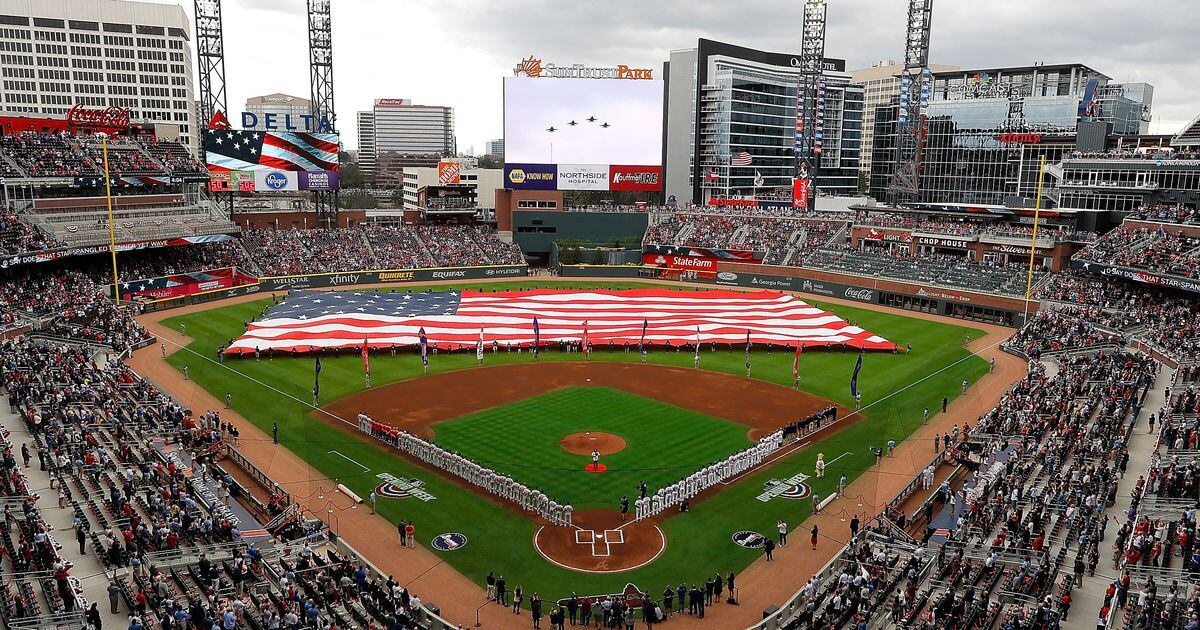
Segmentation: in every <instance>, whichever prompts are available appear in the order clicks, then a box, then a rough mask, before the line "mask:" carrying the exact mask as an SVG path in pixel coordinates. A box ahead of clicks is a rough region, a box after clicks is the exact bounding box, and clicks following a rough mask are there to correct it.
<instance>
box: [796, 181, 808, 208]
mask: <svg viewBox="0 0 1200 630" xmlns="http://www.w3.org/2000/svg"><path fill="white" fill-rule="evenodd" d="M811 184H812V180H810V179H793V180H792V207H793V208H807V207H808V188H809V186H810V185H811Z"/></svg>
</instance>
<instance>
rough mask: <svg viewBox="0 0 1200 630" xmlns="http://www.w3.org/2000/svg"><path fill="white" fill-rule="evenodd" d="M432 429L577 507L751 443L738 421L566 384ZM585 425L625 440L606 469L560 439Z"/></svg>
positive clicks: (664, 481)
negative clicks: (593, 466) (591, 467)
mask: <svg viewBox="0 0 1200 630" xmlns="http://www.w3.org/2000/svg"><path fill="white" fill-rule="evenodd" d="M433 429H434V431H435V433H436V436H437V442H438V444H439V445H441V446H442V447H444V448H447V449H450V450H451V451H457V452H460V453H462V454H463V455H465V456H467V457H470V458H471V459H474V460H475V461H477V462H480V463H482V464H483V465H485V466H487V467H489V468H491V469H493V470H495V471H497V472H500V473H503V474H506V475H509V476H511V477H512V478H513V479H517V480H520V481H523V482H524V483H526V484H527V485H528V486H529V487H530V488H536V489H540V490H541V491H542V492H545V493H546V494H547V495H548V496H549V497H550V498H551V499H554V500H556V501H559V502H563V501H565V502H567V503H569V504H571V506H572V507H574V508H575V509H577V510H579V509H587V508H609V509H616V508H617V507H618V501H619V499H620V498H621V497H622V496H628V497H629V499H630V501H631V502H632V501H633V499H636V498H637V496H638V494H637V492H638V490H637V488H638V483H639V482H641V481H645V482H646V484H647V485H648V486H649V487H650V488H651V489H652V490H651V492H653V490H654V489H657V488H661V487H664V486H668V485H670V484H672V483H675V482H676V481H679V480H680V479H681V478H683V477H686V476H688V475H690V474H692V473H693V472H696V471H697V470H699V469H701V468H703V467H705V466H707V465H708V464H711V463H712V462H714V461H718V460H721V459H725V458H726V457H727V456H729V455H730V454H732V453H734V452H736V451H739V450H741V449H743V448H746V447H747V446H750V445H751V444H752V442H751V441H750V440H749V439H747V437H746V432H747V431H748V430H749V427H747V426H745V425H742V424H737V423H734V422H730V421H728V420H722V419H720V418H714V417H712V416H708V415H705V414H702V413H697V412H695V411H691V410H688V409H682V408H680V407H676V406H674V405H669V404H666V403H662V402H659V401H656V400H650V399H648V398H642V397H641V396H635V395H633V394H629V393H626V392H623V391H619V390H616V389H611V388H608V387H565V388H563V389H559V390H556V391H553V392H549V393H546V394H542V395H540V396H535V397H533V398H527V399H525V400H522V401H519V402H515V403H512V404H509V405H505V406H503V407H496V408H493V409H489V410H487V411H483V412H480V413H475V414H471V415H469V416H463V417H462V418H457V419H454V420H450V421H447V422H440V423H438V424H435V425H434V426H433ZM588 431H592V432H602V433H611V434H613V435H616V436H618V437H620V438H622V439H624V440H625V443H626V445H625V448H624V449H622V450H621V451H619V452H617V453H613V454H611V455H605V456H603V457H602V458H601V463H602V464H604V465H605V466H607V467H608V470H607V471H605V472H603V473H600V474H596V473H591V472H588V471H586V470H584V466H587V465H588V464H590V463H591V461H592V458H591V455H576V454H572V453H568V452H567V451H565V450H563V448H562V447H561V446H560V444H559V443H560V441H561V440H562V438H564V437H566V436H568V435H571V434H573V433H583V432H588ZM629 509H630V511H631V512H632V511H633V507H632V505H631V507H630V508H629Z"/></svg>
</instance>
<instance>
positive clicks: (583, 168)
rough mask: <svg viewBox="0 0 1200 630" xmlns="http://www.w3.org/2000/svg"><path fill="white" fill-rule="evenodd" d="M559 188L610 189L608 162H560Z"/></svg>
mask: <svg viewBox="0 0 1200 630" xmlns="http://www.w3.org/2000/svg"><path fill="white" fill-rule="evenodd" d="M558 189H559V190H608V165H607V164H559V165H558Z"/></svg>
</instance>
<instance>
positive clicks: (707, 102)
mask: <svg viewBox="0 0 1200 630" xmlns="http://www.w3.org/2000/svg"><path fill="white" fill-rule="evenodd" d="M798 58H799V56H798V55H782V54H778V53H767V52H762V51H757V50H752V49H749V48H743V47H740V46H732V45H730V44H723V43H720V42H713V41H709V40H703V39H702V40H700V45H699V46H698V47H697V48H693V49H686V50H680V51H673V52H672V53H671V61H670V62H669V63H668V64H667V81H666V83H667V97H666V100H667V103H666V112H667V115H666V125H665V126H666V141H665V142H664V144H663V146H664V156H663V164H664V165H665V167H666V182H665V184H666V190H667V197H668V199H670V198H671V197H672V196H674V197H675V199H676V201H677V202H678V203H686V202H694V203H706V202H707V201H708V200H710V199H712V198H715V197H739V196H740V197H751V196H758V197H771V196H775V197H781V198H789V199H790V195H791V185H792V178H793V176H794V175H795V149H794V146H795V133H796V93H797V79H798V77H799V70H798V68H797V67H796V65H797V64H794V63H793V61H797V62H798ZM844 68H845V62H843V61H840V60H832V59H828V60H826V71H825V73H824V78H825V96H824V99H825V101H824V102H825V109H824V119H823V120H824V122H823V126H822V131H823V151H822V154H821V164H820V170H819V171H818V173H817V180H816V184H817V188H818V189H819V190H820V191H821V192H822V193H823V194H827V195H852V194H855V193H856V192H857V190H858V169H859V161H860V159H861V143H862V115H863V88H862V86H860V85H856V84H852V83H851V82H850V76H849V75H848V74H846V73H845V71H844Z"/></svg>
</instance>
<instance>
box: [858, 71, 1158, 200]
mask: <svg viewBox="0 0 1200 630" xmlns="http://www.w3.org/2000/svg"><path fill="white" fill-rule="evenodd" d="M1109 81H1110V79H1109V77H1107V76H1105V75H1103V74H1100V73H1099V72H1096V71H1095V70H1092V69H1091V68H1088V67H1087V66H1084V65H1082V64H1070V65H1062V66H1032V67H1023V68H993V69H988V70H969V71H956V72H940V73H934V75H933V89H932V98H931V102H930V103H929V107H928V109H927V110H926V116H927V118H926V123H927V130H926V136H925V141H924V146H923V149H922V163H921V164H922V166H921V196H920V201H922V202H931V203H971V204H987V205H1014V206H1025V205H1030V204H1031V203H1032V200H1033V199H1034V197H1035V196H1036V194H1037V184H1038V182H1037V180H1038V173H1039V169H1038V166H1039V164H1040V162H1041V160H1042V158H1043V157H1044V158H1045V160H1046V163H1047V164H1048V165H1054V164H1058V163H1059V162H1061V161H1062V160H1063V158H1064V157H1066V156H1067V155H1068V154H1069V153H1071V152H1072V151H1075V150H1076V149H1078V148H1080V147H1081V144H1080V141H1081V136H1080V125H1081V123H1089V124H1092V123H1102V124H1101V125H1094V124H1092V128H1103V132H1102V133H1101V134H1100V142H1101V143H1103V137H1105V136H1107V135H1118V136H1132V135H1136V134H1139V133H1141V132H1142V131H1143V130H1144V129H1145V126H1146V125H1147V124H1148V121H1149V110H1150V105H1151V100H1152V99H1153V88H1152V87H1151V86H1149V85H1146V84H1142V83H1137V84H1129V85H1120V84H1113V83H1110V82H1109ZM888 110H890V111H892V112H894V110H895V105H894V104H891V105H885V106H882V107H880V108H877V110H876V113H875V118H876V125H875V147H874V149H875V152H874V155H873V156H872V157H873V160H872V161H873V164H874V165H875V167H876V169H877V171H878V173H876V172H873V173H872V179H871V188H872V195H874V196H875V197H876V198H877V199H880V200H883V199H884V198H885V197H886V190H887V184H888V182H889V180H890V177H891V171H892V170H894V166H893V167H889V166H887V165H885V164H884V162H888V161H894V159H895V158H894V150H895V114H894V113H891V114H889V113H888ZM889 153H891V154H892V155H891V156H889ZM879 167H882V168H879Z"/></svg>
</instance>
